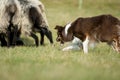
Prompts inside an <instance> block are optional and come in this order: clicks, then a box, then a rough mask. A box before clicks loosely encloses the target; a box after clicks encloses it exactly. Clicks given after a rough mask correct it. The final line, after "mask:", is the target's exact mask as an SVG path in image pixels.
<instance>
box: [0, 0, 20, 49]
mask: <svg viewBox="0 0 120 80" xmlns="http://www.w3.org/2000/svg"><path fill="white" fill-rule="evenodd" d="M20 15H21V7H20V4H19V2H18V0H0V35H1V45H6V44H7V46H8V47H9V46H10V44H15V43H16V33H17V31H18V29H19V27H18V25H19V22H20ZM11 31H13V40H12V42H11V40H10V37H11V35H10V34H11ZM4 37H6V38H7V41H6V42H5V39H4ZM2 42H3V43H2Z"/></svg>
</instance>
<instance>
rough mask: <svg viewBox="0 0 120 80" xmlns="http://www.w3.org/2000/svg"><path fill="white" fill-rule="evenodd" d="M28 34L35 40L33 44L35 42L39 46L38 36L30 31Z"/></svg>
mask: <svg viewBox="0 0 120 80" xmlns="http://www.w3.org/2000/svg"><path fill="white" fill-rule="evenodd" d="M30 36H31V37H32V38H33V39H34V40H35V44H36V46H39V40H38V37H37V36H36V35H35V34H34V33H31V34H30Z"/></svg>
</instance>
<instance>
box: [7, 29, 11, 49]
mask: <svg viewBox="0 0 120 80" xmlns="http://www.w3.org/2000/svg"><path fill="white" fill-rule="evenodd" d="M7 47H10V31H9V30H8V31H7Z"/></svg>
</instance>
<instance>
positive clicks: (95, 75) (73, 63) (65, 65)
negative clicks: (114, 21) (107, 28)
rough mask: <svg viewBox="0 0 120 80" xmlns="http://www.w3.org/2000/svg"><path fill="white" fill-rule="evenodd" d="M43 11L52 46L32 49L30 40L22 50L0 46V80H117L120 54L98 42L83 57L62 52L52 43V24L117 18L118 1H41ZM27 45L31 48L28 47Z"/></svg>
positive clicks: (54, 36)
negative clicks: (96, 16)
mask: <svg viewBox="0 0 120 80" xmlns="http://www.w3.org/2000/svg"><path fill="white" fill-rule="evenodd" d="M41 1H42V2H43V3H44V5H45V7H46V12H47V18H48V22H49V25H50V26H49V28H50V30H51V31H52V32H53V38H54V45H51V44H50V43H49V42H48V40H47V39H45V46H39V47H37V48H36V47H35V46H33V45H34V41H33V39H32V38H29V37H28V38H25V37H24V36H23V40H24V42H25V44H26V46H24V47H15V48H9V49H8V48H2V47H0V80H120V54H118V53H116V52H114V51H113V50H112V48H110V47H109V46H108V45H106V44H103V43H100V44H99V45H97V46H96V48H95V49H90V50H89V54H88V55H86V54H84V53H83V51H82V50H80V51H68V52H62V51H61V49H62V47H60V45H59V43H57V42H56V41H55V38H56V31H55V30H54V27H55V26H56V25H58V24H59V25H64V24H66V23H68V22H71V21H74V20H75V19H76V18H77V17H80V16H82V17H88V16H95V15H100V14H112V15H114V16H116V17H117V18H120V0H83V4H82V8H79V4H78V1H77V0H41ZM29 45H31V46H29Z"/></svg>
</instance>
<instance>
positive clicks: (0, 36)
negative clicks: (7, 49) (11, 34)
mask: <svg viewBox="0 0 120 80" xmlns="http://www.w3.org/2000/svg"><path fill="white" fill-rule="evenodd" d="M0 41H1V46H2V47H3V46H7V42H6V40H5V37H4V35H3V34H0Z"/></svg>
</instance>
